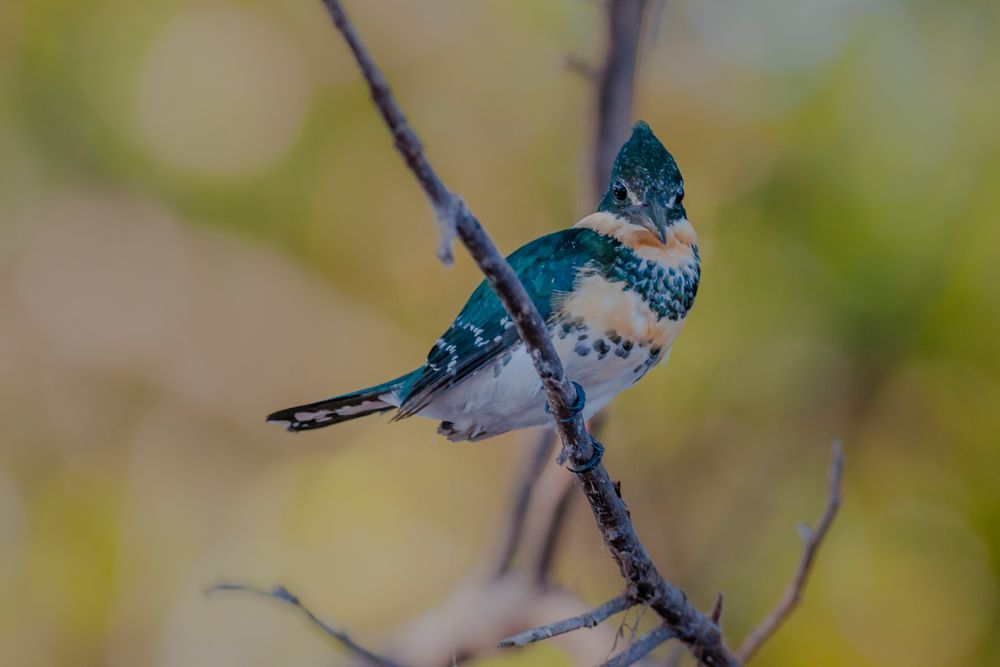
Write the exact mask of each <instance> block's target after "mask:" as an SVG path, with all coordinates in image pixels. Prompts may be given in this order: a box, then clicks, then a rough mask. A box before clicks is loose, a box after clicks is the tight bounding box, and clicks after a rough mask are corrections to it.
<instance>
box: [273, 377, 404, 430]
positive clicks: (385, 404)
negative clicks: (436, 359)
mask: <svg viewBox="0 0 1000 667" xmlns="http://www.w3.org/2000/svg"><path fill="white" fill-rule="evenodd" d="M408 377H409V376H408V375H404V376H403V377H400V378H396V379H395V380H390V381H389V382H386V383H384V384H380V385H376V386H374V387H368V388H367V389H362V390H360V391H355V392H352V393H350V394H343V395H341V396H334V397H333V398H327V399H324V400H322V401H316V402H315V403H307V404H305V405H296V406H295V407H292V408H285V409H284V410H278V411H277V412H274V413H272V414H269V415H268V416H267V422H268V423H269V424H277V425H278V426H283V427H284V428H285V429H286V430H288V431H291V432H293V433H294V432H297V431H308V430H311V429H314V428H323V427H324V426H332V425H334V424H339V423H341V422H346V421H349V420H351V419H356V418H358V417H364V416H366V415H372V414H376V413H379V412H387V411H389V410H395V409H396V407H397V406H398V404H399V399H398V395H399V391H400V389H401V388H402V386H403V384H404V383H405V381H406V380H407V378H408Z"/></svg>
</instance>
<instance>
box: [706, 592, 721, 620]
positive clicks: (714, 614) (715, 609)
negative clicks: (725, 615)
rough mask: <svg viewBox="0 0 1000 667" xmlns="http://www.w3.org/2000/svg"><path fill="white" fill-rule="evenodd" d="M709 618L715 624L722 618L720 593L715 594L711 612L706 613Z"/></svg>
mask: <svg viewBox="0 0 1000 667" xmlns="http://www.w3.org/2000/svg"><path fill="white" fill-rule="evenodd" d="M708 615H709V617H710V618H711V619H712V620H713V621H715V622H716V623H718V622H719V620H720V619H721V618H722V593H721V592H719V593H716V594H715V602H714V603H712V611H710V612H708Z"/></svg>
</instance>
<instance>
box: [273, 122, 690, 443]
mask: <svg viewBox="0 0 1000 667" xmlns="http://www.w3.org/2000/svg"><path fill="white" fill-rule="evenodd" d="M683 198H684V182H683V179H682V178H681V175H680V171H679V170H678V169H677V165H676V163H675V162H674V160H673V157H672V156H671V155H670V154H669V153H668V152H667V150H666V149H665V148H664V147H663V145H662V144H661V143H660V142H659V140H658V139H656V137H655V136H654V135H653V133H652V131H651V130H650V129H649V127H648V126H647V125H646V124H645V123H641V122H640V123H638V124H637V125H636V126H635V128H634V129H633V132H632V137H631V138H630V139H629V141H628V142H627V143H626V144H625V145H624V146H623V147H622V149H621V151H620V152H619V154H618V157H617V158H616V159H615V164H614V165H613V169H612V176H611V182H610V183H609V186H608V191H607V193H606V194H605V195H604V198H603V199H602V200H601V203H600V205H599V207H598V210H597V211H596V212H595V213H593V214H591V215H589V216H587V217H585V218H584V219H583V220H581V221H580V222H578V223H577V224H576V226H574V227H572V228H570V229H564V230H562V231H559V232H555V233H553V234H548V235H547V236H543V237H541V238H539V239H536V240H534V241H532V242H531V243H528V244H527V245H525V246H523V247H522V248H520V249H519V250H517V251H516V252H514V253H513V254H512V255H510V256H509V257H508V258H507V260H508V262H509V263H510V265H511V268H512V269H513V270H514V272H515V273H516V274H517V277H518V278H519V279H520V281H521V283H522V284H523V285H524V288H525V290H526V292H527V293H528V296H529V297H530V299H531V301H532V303H533V304H534V305H535V308H537V309H538V312H539V314H540V315H541V316H542V318H543V319H544V320H545V322H546V323H547V325H548V328H549V333H550V334H551V336H552V339H553V342H554V344H555V348H556V351H557V352H558V354H559V356H560V358H561V359H562V361H563V366H564V369H565V372H566V376H567V378H568V379H570V380H572V381H574V382H577V383H578V384H580V386H582V387H583V388H584V389H585V392H586V396H587V401H586V405H585V406H584V408H583V414H584V417H590V416H592V415H593V414H595V413H596V412H597V411H598V410H600V409H601V408H603V407H604V406H605V405H607V404H608V403H609V402H610V401H611V400H612V399H613V398H614V397H615V396H617V395H618V394H619V393H620V392H622V391H624V390H625V389H627V388H628V387H630V386H632V385H633V384H635V383H636V382H638V381H639V379H641V378H642V377H643V376H644V375H645V374H646V373H647V372H649V371H650V370H651V369H652V368H654V367H655V366H656V365H658V364H660V363H662V362H663V361H664V360H665V359H666V358H667V357H668V356H669V354H670V350H671V347H672V345H673V343H674V341H675V340H676V339H677V336H678V335H679V333H680V331H681V328H682V326H683V324H684V321H685V319H686V317H687V315H688V313H689V311H690V310H691V308H692V307H693V305H694V301H695V298H696V296H697V293H698V284H699V281H700V278H701V260H700V256H699V254H698V242H697V237H696V235H695V232H694V229H693V228H692V226H691V224H690V223H689V222H688V220H687V214H686V212H685V210H684V207H683V204H682V201H683ZM545 407H546V405H545V394H544V392H543V391H542V384H541V381H540V380H539V378H538V375H537V374H536V373H535V369H534V366H533V364H532V360H531V357H530V355H529V354H528V352H527V350H526V348H525V346H524V344H523V343H522V342H521V340H520V338H519V337H518V334H517V329H516V327H515V326H514V322H513V321H511V319H510V317H509V316H508V315H507V312H506V311H505V310H504V308H503V306H502V304H501V303H500V300H499V299H498V298H497V296H496V294H495V293H494V292H493V290H492V288H491V287H490V285H489V284H487V282H486V281H483V282H482V283H480V285H479V286H478V287H477V288H476V290H475V291H474V292H473V293H472V295H471V296H470V297H469V300H468V301H467V302H466V304H465V306H464V307H463V308H462V310H461V312H460V313H459V314H458V316H457V317H456V318H455V320H454V321H453V322H452V324H451V326H449V327H448V329H447V330H446V331H445V332H444V333H443V334H442V335H441V337H440V338H438V340H437V341H435V343H434V345H433V346H431V349H430V351H429V352H428V354H427V360H426V362H425V363H424V364H423V365H421V366H420V367H419V368H417V369H416V370H414V371H413V372H411V373H408V374H406V375H403V376H401V377H399V378H396V379H395V380H391V381H389V382H386V383H383V384H381V385H377V386H374V387H370V388H368V389H363V390H361V391H357V392H354V393H350V394H344V395H342V396H336V397H334V398H330V399H326V400H324V401H319V402H316V403H310V404H307V405H301V406H297V407H294V408H288V409H286V410H280V411H278V412H275V413H274V414H272V415H270V416H269V417H268V421H270V422H273V423H277V424H280V425H281V426H284V427H285V428H286V429H288V430H289V431H303V430H309V429H315V428H320V427H323V426H329V425H331V424H338V423H340V422H343V421H347V420H349V419H354V418H356V417H361V416H364V415H369V414H374V413H381V412H386V411H389V410H393V409H396V410H397V412H396V414H395V415H394V417H393V419H394V420H398V419H405V418H407V417H411V416H414V415H419V416H422V417H427V418H431V419H435V420H438V421H439V422H440V426H439V427H438V432H439V433H441V434H442V435H444V436H445V437H447V438H448V439H449V440H456V441H478V440H483V439H486V438H490V437H493V436H495V435H499V434H501V433H506V432H507V431H511V430H516V429H521V428H528V427H532V426H540V425H544V424H550V423H551V416H549V415H548V414H547V413H546V410H545Z"/></svg>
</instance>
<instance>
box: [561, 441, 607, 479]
mask: <svg viewBox="0 0 1000 667" xmlns="http://www.w3.org/2000/svg"><path fill="white" fill-rule="evenodd" d="M590 444H591V445H592V446H593V447H594V454H593V455H592V456H591V457H590V460H589V461H587V462H586V463H584V464H583V465H581V466H566V470H569V471H570V472H572V473H576V474H580V473H581V472H587V471H588V470H591V469H593V468H594V467H596V466H597V464H598V463H600V462H601V459H602V458H604V445H602V444H601V443H599V442H597V441H596V440H594V439H593V438H591V439H590Z"/></svg>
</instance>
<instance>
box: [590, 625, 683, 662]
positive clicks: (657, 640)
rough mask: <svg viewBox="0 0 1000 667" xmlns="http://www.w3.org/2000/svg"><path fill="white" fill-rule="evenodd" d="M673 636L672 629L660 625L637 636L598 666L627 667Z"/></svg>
mask: <svg viewBox="0 0 1000 667" xmlns="http://www.w3.org/2000/svg"><path fill="white" fill-rule="evenodd" d="M674 636H676V635H675V634H674V631H673V630H671V629H670V628H668V627H667V626H665V625H661V626H659V627H657V628H655V629H653V630H650V631H649V632H647V633H646V634H644V635H643V636H642V637H639V638H638V639H637V640H635V641H634V642H632V644H631V645H630V646H629V647H628V648H627V649H625V650H624V651H622V652H621V653H619V654H617V655H614V656H612V657H611V658H610V659H609V660H607V661H606V662H602V663H601V665H600V667H627V666H628V665H634V664H635V663H637V662H639V661H640V660H642V659H643V658H645V657H646V656H647V655H649V653H650V652H651V651H652V650H653V649H655V648H656V647H657V646H659V645H660V644H662V643H663V642H665V641H667V640H668V639H671V638H672V637H674Z"/></svg>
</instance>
